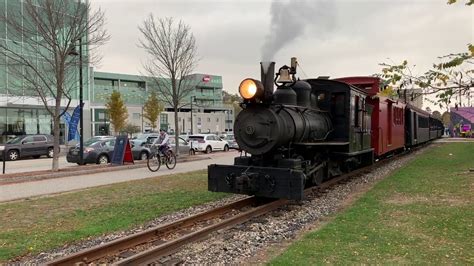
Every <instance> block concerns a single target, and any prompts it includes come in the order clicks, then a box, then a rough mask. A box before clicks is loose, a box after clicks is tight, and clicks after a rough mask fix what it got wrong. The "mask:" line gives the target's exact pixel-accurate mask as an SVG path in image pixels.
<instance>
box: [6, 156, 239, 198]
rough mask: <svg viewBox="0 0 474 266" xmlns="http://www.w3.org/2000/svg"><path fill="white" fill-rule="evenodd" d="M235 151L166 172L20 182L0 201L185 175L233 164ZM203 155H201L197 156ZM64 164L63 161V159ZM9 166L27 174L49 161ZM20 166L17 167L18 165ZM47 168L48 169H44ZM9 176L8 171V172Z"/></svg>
mask: <svg viewBox="0 0 474 266" xmlns="http://www.w3.org/2000/svg"><path fill="white" fill-rule="evenodd" d="M238 154H239V153H238V152H236V151H230V152H217V153H212V154H206V155H204V156H205V157H208V159H205V160H198V161H191V162H182V163H178V164H177V165H176V168H175V169H173V170H168V169H167V168H166V167H162V168H161V169H160V170H159V171H158V172H155V173H153V172H150V171H149V170H148V168H146V167H143V168H136V169H126V170H120V171H114V172H113V174H110V173H109V172H103V173H95V174H86V175H76V176H68V177H61V178H52V179H45V180H39V181H31V182H24V183H16V184H6V185H0V202H5V201H12V200H18V199H25V198H31V197H37V196H44V195H50V194H56V193H62V192H68V191H74V190H80V189H85V188H90V187H96V186H102V185H108V184H113V183H120V182H125V181H133V180H139V179H144V178H149V177H158V176H162V175H170V174H179V173H186V172H191V171H196V170H203V169H207V166H208V165H209V164H214V163H215V164H233V162H234V157H236V156H238ZM197 156H203V155H197ZM64 161H65V160H64ZM8 163H11V165H10V167H11V166H12V165H16V166H15V168H16V167H17V166H18V167H21V166H23V167H25V168H27V169H28V170H29V171H32V170H31V169H32V168H31V165H33V167H36V169H37V170H40V169H41V168H44V167H46V168H45V169H50V167H51V159H37V160H33V161H32V160H22V161H16V162H7V164H8ZM20 165H21V166H20ZM48 166H49V168H47V167H48ZM66 167H78V166H66ZM11 168H12V169H11V170H12V171H15V170H18V171H21V169H14V168H13V167H11ZM10 173H11V172H10Z"/></svg>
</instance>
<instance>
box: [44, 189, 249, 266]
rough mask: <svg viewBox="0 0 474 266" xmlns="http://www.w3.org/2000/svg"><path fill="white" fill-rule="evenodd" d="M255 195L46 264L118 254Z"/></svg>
mask: <svg viewBox="0 0 474 266" xmlns="http://www.w3.org/2000/svg"><path fill="white" fill-rule="evenodd" d="M256 200H257V199H256V198H255V197H249V198H245V199H243V200H239V201H236V202H233V203H230V204H227V205H224V206H221V207H218V208H215V209H212V210H208V211H205V212H202V213H198V214H196V215H193V216H190V217H186V218H182V219H180V220H178V221H174V222H170V223H167V224H164V225H160V226H157V227H154V228H151V229H148V230H145V231H143V232H140V233H137V234H133V235H130V236H127V237H124V238H119V239H116V240H114V241H111V242H108V243H105V244H102V245H100V246H94V247H91V248H88V249H85V250H82V251H79V252H77V253H73V254H71V255H68V256H66V257H62V258H58V259H55V260H53V261H50V262H48V263H47V264H46V265H51V266H52V265H72V264H76V263H86V264H87V263H91V262H93V261H96V260H98V259H100V258H103V257H105V256H107V255H108V254H116V253H119V252H120V251H121V250H124V249H128V248H131V247H134V246H137V245H140V244H144V243H147V242H149V241H150V240H152V239H155V238H157V237H158V236H160V235H163V234H165V233H170V232H172V231H178V230H179V228H182V227H186V226H190V225H193V224H195V223H197V222H201V221H205V220H207V219H211V218H213V217H216V216H219V215H221V214H222V213H225V212H227V211H230V210H233V209H240V208H243V207H245V206H249V205H251V204H254V203H256Z"/></svg>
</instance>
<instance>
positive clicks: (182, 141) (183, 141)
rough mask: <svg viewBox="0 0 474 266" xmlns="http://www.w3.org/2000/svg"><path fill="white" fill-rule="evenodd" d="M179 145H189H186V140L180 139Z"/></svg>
mask: <svg viewBox="0 0 474 266" xmlns="http://www.w3.org/2000/svg"><path fill="white" fill-rule="evenodd" d="M179 144H180V145H186V144H188V143H186V141H185V140H184V139H179Z"/></svg>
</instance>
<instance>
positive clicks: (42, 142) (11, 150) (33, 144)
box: [0, 134, 54, 161]
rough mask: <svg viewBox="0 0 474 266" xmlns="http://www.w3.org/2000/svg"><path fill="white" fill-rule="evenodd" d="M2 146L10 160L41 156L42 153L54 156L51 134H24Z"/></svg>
mask: <svg viewBox="0 0 474 266" xmlns="http://www.w3.org/2000/svg"><path fill="white" fill-rule="evenodd" d="M0 146H3V149H4V150H5V153H6V158H7V159H8V160H10V161H15V160H18V159H20V158H25V157H33V158H39V157H41V155H46V156H48V157H49V158H52V157H53V154H54V149H53V147H54V144H53V136H51V135H42V134H39V135H22V136H18V137H16V138H13V139H11V140H9V141H7V143H5V144H3V145H0Z"/></svg>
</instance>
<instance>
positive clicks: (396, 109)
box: [337, 77, 405, 157]
mask: <svg viewBox="0 0 474 266" xmlns="http://www.w3.org/2000/svg"><path fill="white" fill-rule="evenodd" d="M337 80H339V81H343V82H346V83H349V84H351V85H353V86H356V87H358V88H360V89H363V90H365V91H366V92H367V93H368V96H367V99H366V103H367V104H370V105H372V106H373V111H372V147H373V148H374V156H375V157H382V156H383V155H385V154H387V153H389V152H392V151H395V150H398V149H403V148H404V146H405V125H404V119H405V104H404V103H400V102H398V101H394V100H392V99H390V98H387V97H383V96H380V95H377V94H378V93H379V92H380V88H381V84H380V79H379V78H377V77H346V78H339V79H337Z"/></svg>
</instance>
